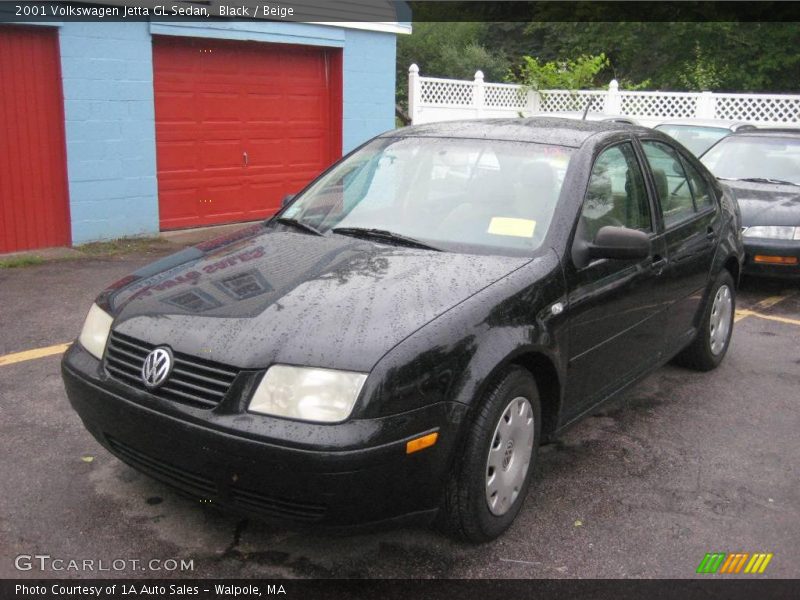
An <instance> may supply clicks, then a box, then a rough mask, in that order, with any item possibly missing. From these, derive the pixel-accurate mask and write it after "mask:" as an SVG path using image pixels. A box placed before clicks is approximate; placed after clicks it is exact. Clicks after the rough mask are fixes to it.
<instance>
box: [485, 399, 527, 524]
mask: <svg viewBox="0 0 800 600" xmlns="http://www.w3.org/2000/svg"><path fill="white" fill-rule="evenodd" d="M534 431H535V429H534V421H533V408H532V407H531V403H530V402H529V401H528V399H527V398H523V397H522V396H518V397H516V398H514V399H513V400H512V401H511V402H509V403H508V405H507V406H506V407H505V408H504V409H503V412H502V413H501V415H500V420H499V421H498V423H497V426H496V427H495V429H494V435H493V436H492V441H491V442H490V444H489V456H488V457H487V459H486V504H487V505H488V506H489V511H491V513H492V514H493V515H496V516H498V517H499V516H502V515H504V514H506V513H507V512H508V511H509V509H510V508H511V506H512V505H513V504H514V501H515V500H516V499H517V497H518V496H519V493H520V490H521V489H522V485H523V483H524V482H525V477H526V476H527V474H528V467H530V463H531V454H532V452H533V438H534Z"/></svg>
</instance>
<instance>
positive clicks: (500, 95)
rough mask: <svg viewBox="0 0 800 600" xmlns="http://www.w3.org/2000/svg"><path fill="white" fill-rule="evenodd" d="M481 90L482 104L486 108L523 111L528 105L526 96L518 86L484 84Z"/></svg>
mask: <svg viewBox="0 0 800 600" xmlns="http://www.w3.org/2000/svg"><path fill="white" fill-rule="evenodd" d="M483 89H484V92H483V98H484V103H485V105H486V106H487V107H490V108H508V109H512V110H523V109H525V107H526V106H527V104H528V95H527V94H526V93H525V90H523V89H522V88H521V87H520V86H518V85H512V84H508V83H486V84H484V88H483Z"/></svg>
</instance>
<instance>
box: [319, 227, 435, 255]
mask: <svg viewBox="0 0 800 600" xmlns="http://www.w3.org/2000/svg"><path fill="white" fill-rule="evenodd" d="M331 231H333V233H338V234H341V235H351V236H353V237H359V238H371V239H377V240H384V241H390V242H397V243H398V244H403V245H405V246H412V247H414V248H422V249H424V250H434V251H435V252H442V249H441V248H437V247H435V246H431V245H430V244H428V243H426V242H423V241H421V240H416V239H414V238H412V237H407V236H405V235H401V234H399V233H395V232H394V231H388V230H386V229H372V228H369V227H335V228H334V229H332V230H331Z"/></svg>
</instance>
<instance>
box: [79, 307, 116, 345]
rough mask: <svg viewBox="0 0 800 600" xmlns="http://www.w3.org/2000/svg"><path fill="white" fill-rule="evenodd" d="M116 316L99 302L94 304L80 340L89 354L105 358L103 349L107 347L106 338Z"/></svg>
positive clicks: (87, 316)
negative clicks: (101, 306)
mask: <svg viewBox="0 0 800 600" xmlns="http://www.w3.org/2000/svg"><path fill="white" fill-rule="evenodd" d="M113 320H114V318H113V317H112V316H111V315H110V314H108V313H107V312H106V311H104V310H103V309H102V308H100V307H99V306H97V304H92V308H90V309H89V314H88V315H86V320H85V321H84V322H83V329H82V330H81V335H80V337H79V338H78V341H79V342H80V343H81V346H83V347H84V348H86V351H87V352H89V354H92V355H93V356H95V357H96V358H99V359H102V358H103V350H105V348H106V340H107V339H108V334H109V333H110V332H111V323H112V321H113Z"/></svg>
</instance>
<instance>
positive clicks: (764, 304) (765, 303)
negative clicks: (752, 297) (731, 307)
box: [733, 292, 795, 323]
mask: <svg viewBox="0 0 800 600" xmlns="http://www.w3.org/2000/svg"><path fill="white" fill-rule="evenodd" d="M794 295H795V292H792V293H790V294H783V295H781V296H770V297H769V298H764V299H763V300H760V301H758V302H756V303H755V304H754V305H753V309H754V310H750V309H741V310H737V311H736V316H735V317H734V318H733V321H734V323H738V322H739V321H741V320H742V319H744V318H746V317H749V316H750V315H756V316H761V315H758V314H757V313H756V312H755V311H758V310H766V309H768V308H772V307H773V306H775V305H776V304H778V303H779V302H783V301H784V300H786V299H787V298H791V297H792V296H794ZM765 318H766V317H765Z"/></svg>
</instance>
